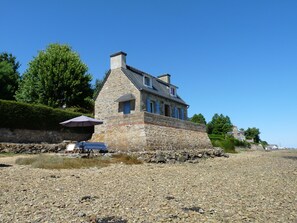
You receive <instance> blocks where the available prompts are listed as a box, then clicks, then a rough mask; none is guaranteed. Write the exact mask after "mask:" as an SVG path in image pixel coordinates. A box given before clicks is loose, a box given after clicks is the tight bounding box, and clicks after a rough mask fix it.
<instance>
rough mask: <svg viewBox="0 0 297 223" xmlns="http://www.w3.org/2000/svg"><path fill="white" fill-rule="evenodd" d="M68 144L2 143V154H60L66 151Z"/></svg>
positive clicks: (0, 146) (0, 144) (0, 148)
mask: <svg viewBox="0 0 297 223" xmlns="http://www.w3.org/2000/svg"><path fill="white" fill-rule="evenodd" d="M66 145H67V143H59V144H47V143H40V144H33V143H30V144H24V143H1V142H0V152H1V153H25V154H39V153H59V152H63V151H64V150H65V149H66Z"/></svg>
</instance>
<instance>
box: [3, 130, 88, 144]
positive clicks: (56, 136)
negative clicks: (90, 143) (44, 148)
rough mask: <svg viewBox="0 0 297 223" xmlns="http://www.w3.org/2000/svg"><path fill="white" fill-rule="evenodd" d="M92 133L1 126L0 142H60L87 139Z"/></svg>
mask: <svg viewBox="0 0 297 223" xmlns="http://www.w3.org/2000/svg"><path fill="white" fill-rule="evenodd" d="M90 138H91V134H86V133H71V132H60V131H44V130H29V129H8V128H0V142H11V143H42V142H46V143H60V142H63V141H64V140H70V141H86V140H88V139H90Z"/></svg>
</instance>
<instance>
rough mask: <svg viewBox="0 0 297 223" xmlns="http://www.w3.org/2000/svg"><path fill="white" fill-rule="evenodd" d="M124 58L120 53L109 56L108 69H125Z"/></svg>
mask: <svg viewBox="0 0 297 223" xmlns="http://www.w3.org/2000/svg"><path fill="white" fill-rule="evenodd" d="M126 56H127V54H126V53H125V52H122V51H120V52H118V53H114V54H112V55H110V69H111V70H113V69H117V68H126Z"/></svg>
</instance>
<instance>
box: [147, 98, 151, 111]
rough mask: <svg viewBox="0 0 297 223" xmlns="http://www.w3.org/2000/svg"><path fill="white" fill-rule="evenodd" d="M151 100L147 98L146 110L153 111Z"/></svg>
mask: <svg viewBox="0 0 297 223" xmlns="http://www.w3.org/2000/svg"><path fill="white" fill-rule="evenodd" d="M150 103H151V101H150V99H149V98H147V99H146V111H147V112H151V105H150Z"/></svg>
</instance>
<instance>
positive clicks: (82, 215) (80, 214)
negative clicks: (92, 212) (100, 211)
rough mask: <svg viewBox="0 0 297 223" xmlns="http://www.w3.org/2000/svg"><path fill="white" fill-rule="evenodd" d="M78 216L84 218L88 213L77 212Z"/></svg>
mask: <svg viewBox="0 0 297 223" xmlns="http://www.w3.org/2000/svg"><path fill="white" fill-rule="evenodd" d="M77 216H78V217H80V218H82V217H85V216H86V214H85V213H83V212H81V211H80V212H78V213H77Z"/></svg>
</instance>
